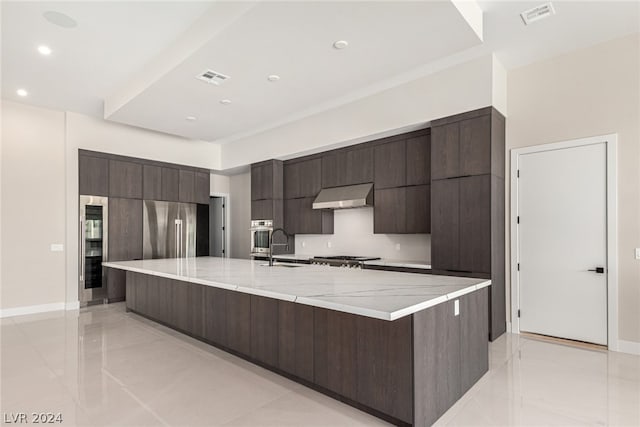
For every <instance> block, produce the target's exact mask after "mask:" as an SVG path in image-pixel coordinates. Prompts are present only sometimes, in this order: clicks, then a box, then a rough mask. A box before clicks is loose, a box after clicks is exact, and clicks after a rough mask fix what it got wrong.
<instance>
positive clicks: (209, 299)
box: [204, 286, 229, 347]
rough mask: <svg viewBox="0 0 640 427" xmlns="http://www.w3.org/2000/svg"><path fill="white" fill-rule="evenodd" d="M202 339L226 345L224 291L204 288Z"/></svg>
mask: <svg viewBox="0 0 640 427" xmlns="http://www.w3.org/2000/svg"><path fill="white" fill-rule="evenodd" d="M204 288H205V289H204V338H205V339H206V340H207V341H210V342H213V343H215V344H218V345H222V346H225V347H226V345H227V312H226V306H227V293H228V292H229V291H226V290H224V289H218V288H214V287H212V286H205V287H204Z"/></svg>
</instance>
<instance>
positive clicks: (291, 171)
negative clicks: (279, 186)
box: [284, 157, 322, 199]
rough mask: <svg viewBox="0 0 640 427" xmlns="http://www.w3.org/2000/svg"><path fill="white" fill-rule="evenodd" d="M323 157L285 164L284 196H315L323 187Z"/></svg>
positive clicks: (289, 197) (292, 197)
mask: <svg viewBox="0 0 640 427" xmlns="http://www.w3.org/2000/svg"><path fill="white" fill-rule="evenodd" d="M321 181H322V159H321V158H319V157H318V158H314V159H309V160H302V161H299V162H298V161H296V162H291V163H287V164H285V165H284V198H285V199H297V198H300V197H315V196H317V195H318V193H319V192H320V190H321V189H322V182H321Z"/></svg>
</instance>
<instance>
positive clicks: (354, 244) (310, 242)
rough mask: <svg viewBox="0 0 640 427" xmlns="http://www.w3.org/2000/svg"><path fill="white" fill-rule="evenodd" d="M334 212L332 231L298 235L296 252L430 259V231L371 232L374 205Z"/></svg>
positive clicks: (398, 258)
mask: <svg viewBox="0 0 640 427" xmlns="http://www.w3.org/2000/svg"><path fill="white" fill-rule="evenodd" d="M334 215H335V216H334V223H333V227H334V228H333V234H328V235H327V234H298V235H296V243H295V246H296V252H295V253H296V254H298V255H357V256H376V257H380V258H386V259H392V260H399V261H421V262H430V261H431V235H430V234H373V208H358V209H342V210H336V211H335V212H334Z"/></svg>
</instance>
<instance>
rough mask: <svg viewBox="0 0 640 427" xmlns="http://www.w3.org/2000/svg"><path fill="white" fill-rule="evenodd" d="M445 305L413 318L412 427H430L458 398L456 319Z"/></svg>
mask: <svg viewBox="0 0 640 427" xmlns="http://www.w3.org/2000/svg"><path fill="white" fill-rule="evenodd" d="M453 305H454V302H453V301H447V302H443V303H441V304H438V305H436V306H433V307H431V308H428V309H426V310H422V311H419V312H417V313H415V314H414V315H413V340H414V341H413V342H414V345H413V360H414V362H413V364H414V390H415V392H414V393H415V394H414V405H415V406H414V425H421V426H430V425H432V424H433V423H434V422H435V421H436V420H437V419H438V418H440V416H441V415H442V414H444V413H445V412H446V411H447V409H449V408H450V407H451V405H453V404H454V403H455V402H456V401H457V400H458V399H459V398H460V396H461V395H462V393H461V380H460V316H455V315H454V311H453V310H454V307H453Z"/></svg>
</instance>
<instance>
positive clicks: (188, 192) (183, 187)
mask: <svg viewBox="0 0 640 427" xmlns="http://www.w3.org/2000/svg"><path fill="white" fill-rule="evenodd" d="M195 200H196V174H195V172H194V171H189V170H184V169H180V172H179V188H178V201H179V202H183V203H194V202H195Z"/></svg>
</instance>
